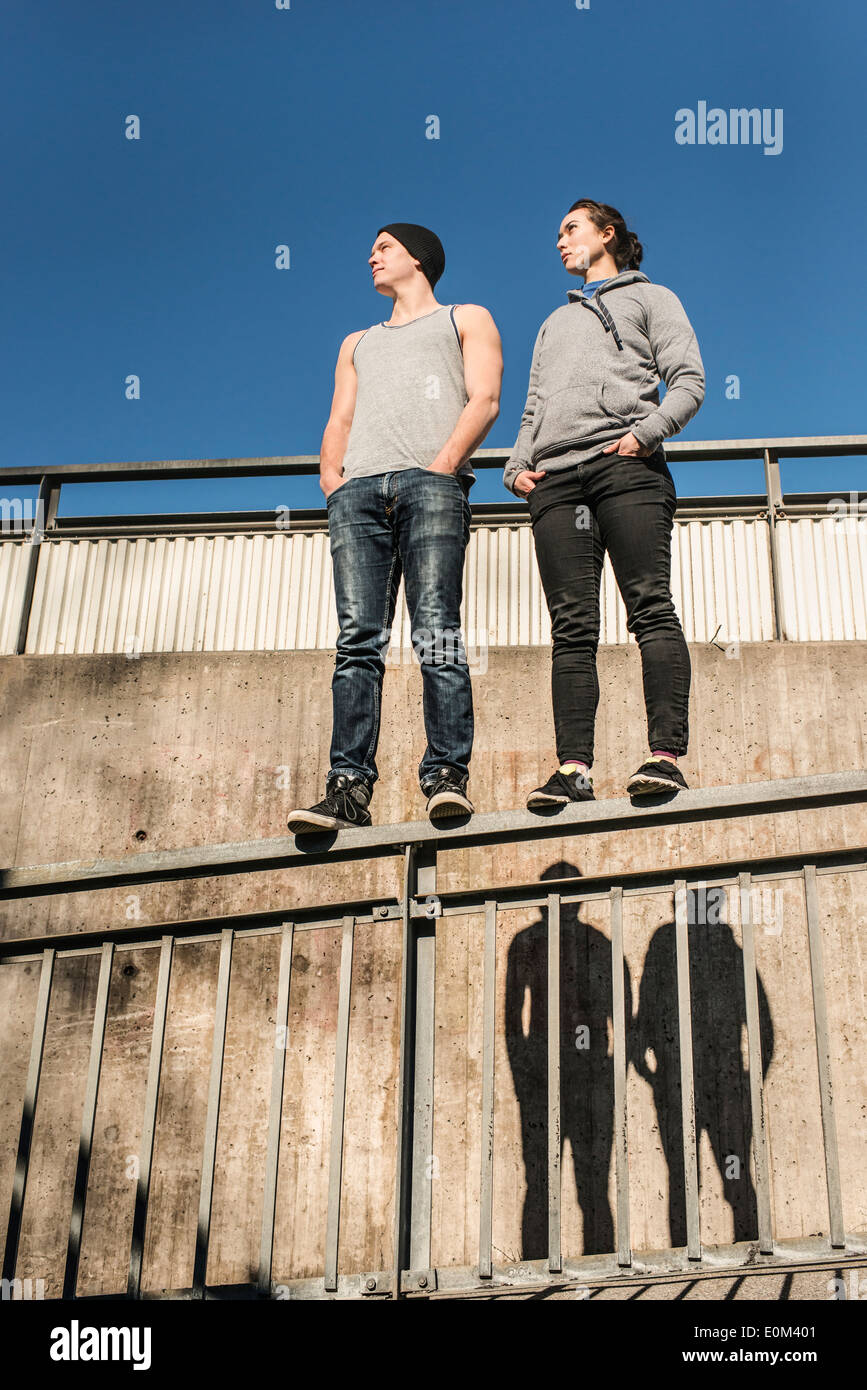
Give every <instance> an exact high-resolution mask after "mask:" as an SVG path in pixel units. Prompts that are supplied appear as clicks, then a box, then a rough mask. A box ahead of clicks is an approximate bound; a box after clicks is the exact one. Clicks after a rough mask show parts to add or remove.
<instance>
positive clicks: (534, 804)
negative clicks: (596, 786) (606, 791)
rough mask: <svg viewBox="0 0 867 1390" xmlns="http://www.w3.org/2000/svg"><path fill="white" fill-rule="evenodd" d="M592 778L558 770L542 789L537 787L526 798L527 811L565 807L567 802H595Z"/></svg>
mask: <svg viewBox="0 0 867 1390" xmlns="http://www.w3.org/2000/svg"><path fill="white" fill-rule="evenodd" d="M595 800H596V797H595V795H594V792H593V778H592V777H589V776H588V775H587V774H586V773H584V772H577V771H576V772H561V771H560V769H559V768H558V769H557V771H556V772H555V773H554V775H553V776H552V777H549V778H548V780H547V782H546V783H545V785H544V787H537V788H536V790H535V791H532V792H530V795H529V796H528V797H527V809H528V811H534V810H538V809H539V808H542V809H544V808H545V807H546V806H565V805H566V804H567V802H569V801H595Z"/></svg>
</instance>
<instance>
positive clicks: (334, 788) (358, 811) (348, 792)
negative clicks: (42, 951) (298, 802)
mask: <svg viewBox="0 0 867 1390" xmlns="http://www.w3.org/2000/svg"><path fill="white" fill-rule="evenodd" d="M370 793H371V788H370V787H368V785H367V783H366V782H365V781H364V780H363V778H361V777H350V776H349V775H348V774H347V773H345V772H340V773H338V774H337V775H336V776H335V777H331V778H329V779H328V781H327V782H326V784H325V796H324V797H323V799H322V801H317V803H316V805H315V806H311V807H309V808H308V810H306V811H301V810H298V811H290V812H289V819H288V820H287V822H286V824H287V825H288V826H289V829H290V830H291V831H292V832H293V834H295V835H307V834H313V833H315V832H316V831H317V830H357V829H358V828H359V826H362V825H370V812H369V811H368V809H367V804H368V802H369V801H370Z"/></svg>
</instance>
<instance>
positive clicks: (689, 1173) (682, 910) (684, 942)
mask: <svg viewBox="0 0 867 1390" xmlns="http://www.w3.org/2000/svg"><path fill="white" fill-rule="evenodd" d="M674 914H675V930H676V938H677V1026H678V1040H679V1044H680V1107H681V1125H682V1133H683V1176H684V1186H685V1195H686V1253H687V1258H688V1259H690V1260H700V1259H701V1234H700V1228H699V1210H698V1158H697V1154H696V1142H695V1082H694V1079H693V1064H692V997H691V994H690V985H689V931H688V926H687V904H686V880H685V879H682V878H679V879H676V880H675V884H674Z"/></svg>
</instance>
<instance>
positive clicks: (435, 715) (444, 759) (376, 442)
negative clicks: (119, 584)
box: [288, 222, 503, 833]
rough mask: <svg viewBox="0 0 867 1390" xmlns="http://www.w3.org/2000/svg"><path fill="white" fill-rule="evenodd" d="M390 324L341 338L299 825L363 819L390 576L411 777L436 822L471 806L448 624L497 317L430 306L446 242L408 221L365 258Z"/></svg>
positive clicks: (326, 450)
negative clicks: (320, 723)
mask: <svg viewBox="0 0 867 1390" xmlns="http://www.w3.org/2000/svg"><path fill="white" fill-rule="evenodd" d="M368 264H369V265H370V269H371V275H372V279H373V286H374V289H376V290H377V291H378V293H379V294H382V295H386V296H387V297H388V298H389V299H391V300H392V312H391V317H390V318H389V320H388V322H384V323H377V324H373V325H372V327H370V328H367V329H363V330H361V331H359V332H356V333H350V335H349V337H348V338H346V339H345V340H344V342H343V344H342V346H341V348H340V353H339V355H338V358H337V369H336V372H335V381H334V399H333V401H332V405H331V415H330V417H329V420H328V424H327V426H326V428H325V433H324V435H323V438H322V445H321V450H320V483H321V487H322V491H323V492H324V493H325V499H326V507H327V510H328V531H329V537H330V543H331V559H332V564H333V568H334V591H335V598H336V602H337V615H338V619H339V623H340V634H339V637H338V641H337V658H336V664H335V671H334V678H333V681H332V687H331V689H332V698H333V730H332V739H331V770H330V772H329V773H328V776H327V778H326V784H325V797H324V799H323V800H322V801H320V802H318V803H317V804H316V805H315V806H311V807H309V808H308V809H306V810H301V809H299V810H295V811H292V812H291V814H290V816H289V820H288V825H289V829H290V830H291V831H294V832H295V833H304V832H311V831H317V830H323V829H324V830H337V829H345V828H348V827H355V826H361V825H369V824H370V812H369V811H368V809H367V808H368V804H369V802H370V798H371V794H372V792H373V786H374V783H375V782H376V780H377V777H378V772H377V768H376V749H377V745H378V741H379V722H380V704H381V698H382V680H383V674H384V670H385V655H386V652H387V651H388V646H389V642H390V637H391V627H392V623H393V621H394V612H395V602H396V599H397V591H398V586H399V584H400V579H401V575H403V578H404V585H405V591H406V600H407V606H408V608H409V615H410V620H411V623H412V640H413V646H414V648H415V651H416V653H417V655H418V657H419V661H420V664H421V672H422V682H423V692H424V704H423V708H424V723H425V732H426V735H427V748H426V749H425V753H424V756H423V757H422V760H421V763H420V764H419V769H418V773H419V783H420V786H421V789H422V793H423V795H425V796H426V797H427V812H428V814H429V816H430V817H431V819H432V820H437V819H439V818H441V817H444V816H448V815H456V814H459V813H461V812H467V811H472V810H473V806H472V803H471V802H470V800H469V797H468V796H467V794H466V786H467V779H468V776H469V769H468V764H469V761H470V753H471V750H472V743H473V700H472V690H471V687H470V673H469V668H468V665H467V659H466V652H465V650H464V644H463V639H462V637H461V632H460V622H461V617H460V606H461V598H462V589H463V571H464V552H465V550H466V546H467V541H468V540H469V523H470V504H469V502H468V501H467V494H468V493H469V489H470V487H471V486H472V483H473V481H474V479H475V474H474V473H473V469H472V466H471V465H470V463H469V459H470V456H471V455H472V454H473V452H474V451H475V450H476V449H477V448H478V446H479V445H480V444H481V442H482V440H483V439H484V437H485V435H486V434H487V433H488V430H489V429H490V428H491V425H492V424H493V423H494V420H495V419H496V418H497V415H498V413H499V395H500V380H501V377H502V370H503V361H502V351H501V346H500V335H499V333H498V332H497V327H496V324H495V323H494V320H493V319H492V317H491V315H490V314H489V313H488V311H487V309H483V308H482V307H481V306H480V305H478V304H462V305H459V306H458V305H442V304H439V303H438V302H437V300H436V299H435V298H434V293H433V289H434V286H435V285H436V282H437V280H438V279H439V278H440V276H441V275H442V273H443V270H444V269H445V253H444V251H443V247H442V243H441V242H440V240H439V237H437V236H436V235H435V234H434V233H433V232H431V231H429V230H428V229H427V228H426V227H420V226H418V225H417V224H416V223H412V222H395V223H391V224H389V225H388V226H386V227H380V229H379V231H378V232H377V235H376V240H375V242H374V245H373V249H372V251H371V253H370V257H369V259H368Z"/></svg>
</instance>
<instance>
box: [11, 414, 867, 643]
mask: <svg viewBox="0 0 867 1390" xmlns="http://www.w3.org/2000/svg"><path fill="white" fill-rule="evenodd" d="M665 452H666V455H667V456H668V457H669V458H670V459H671V460H672V461H674V462H676V463H691V462H704V463H708V462H714V461H717V460H734V459H757V460H761V461H762V463H763V466H764V475H765V492H764V494H756V495H749V496H740V495H737V496H720V497H716V498H702V497H695V498H691V497H681V498H679V499H678V508H677V516H678V518H679V519H684V518H687V517H694V516H707V515H708V514H709V513H711V512H716V513H718V512H719V510H720V509H721V508H724V510H725V512H726V515H730V514H731V515H749V516H755V515H762V516H766V517H767V519H768V524H769V532H770V535H769V539H770V554H771V590H772V592H771V598H772V602H773V611H774V630H775V636H776V638H777V639H778V640H780V639H781V638H782V636H783V621H782V613H781V603H780V597H779V595H780V569H781V565H780V554H779V544H778V539H777V535H776V530H775V524H776V522H777V520H778V519H780V518H781V517H783V516H797V515H813V514H815V513H816V511H817V509H820V508H822V507H824V508H827V506H828V504H829V503H830V502H833V501H839V500H840V499H839V498H835V496H834V495H833V494H831V493H825V492H816V493H802V494H795V495H792V496H790V497H784V495H783V492H782V483H781V476H780V460H781V459H786V458H832V457H845V456H847V455H853V454H854V455H861V454H865V453H867V435H828V436H815V437H812V438H788V439H787V438H774V439H735V440H701V441H696V442H694V443H685V442H682V441H681V442H667V443H666V444H665ZM508 457H509V455H508V451H504V450H501V449H479V450H478V451H477V452H476V453H475V454H474V455H473V457H472V463H473V465H474V467H475V468H477V469H502V468H503V467H504V465H505V463H506V460H507V458H508ZM318 472H319V457H318V455H316V454H305V455H298V456H287V457H285V458H284V457H269V458H240V459H169V460H164V461H162V462H132V463H91V464H83V465H82V464H56V465H53V466H51V467H42V466H34V465H28V466H24V467H20V468H14V467H11V468H0V488H5V487H6V486H8V485H9V484H13V485H25V486H31V487H32V486H35V485H38V487H39V493H38V497H37V500H36V506H35V509H34V516H33V518H32V524H31V526H30V531H29V537H28V544H29V551H28V556H27V567H26V571H25V577H24V586H23V593H22V601H21V613H20V619H19V622H18V634H17V639H16V642H15V648H14V652H15V654H17V655H21V654H23V653H24V652H25V651H26V647H27V634H28V629H29V624H30V614H31V608H32V604H33V594H34V589H35V585H36V573H37V566H38V563H39V545H40V543H41V542H42V541H43V540H53V539H58V538H67V539H73V538H75V539H82V538H85V537H96V536H105V535H111V536H116V535H126V536H142V535H173V536H176V535H191V534H225V533H227V532H229V533H236V532H238V531H244V532H251V533H265V534H268V533H271V532H273V531H275V529H279V530H281V531H287V530H288V531H292V530H324V529H326V526H327V521H326V516H325V510H324V508H319V509H309V510H299V511H297V512H293V514H292V516H291V517H290V518H289V520H288V524H287V520H286V518H285V517H283V516H281V517H280V518H277V517H275V513H274V511H271V512H238V511H226V512H201V513H191V514H178V515H163V514H158V516H157V517H153V516H148V517H145V516H140V515H134V516H133V515H131V516H126V517H110V518H96V517H83V518H58V515H57V511H58V506H59V501H60V491H61V488H62V486H63V484H64V483H97V482H119V481H123V482H143V481H155V480H163V481H169V480H172V479H176V480H177V479H189V478H201V479H204V478H237V477H273V476H281V477H305V476H311V475H316V474H318ZM2 500H3V499H0V501H2ZM8 501H9V499H6V503H7V507H8ZM19 501H20V499H19ZM859 505H860V504H859ZM472 511H473V518H474V523H475V524H476V525H487V526H490V525H494V524H497V523H499V522H509V523H514V522H515V521H516V520H519V521H520V520H525V521H527V522H528V517H527V515H526V507H525V506H524V504H523V503H520V502H515V503H508V504H504V503H487V504H486V503H476V504H474V505H473V508H472ZM20 521H21V529H20V530H19V531H18V532H17V539H18V540H19V541H20V539H21V535H22V534H25V533H26V527H25V526H24V518H23V516H22V517H21V518H20ZM5 530H6V517H5V513H4V531H5Z"/></svg>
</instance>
